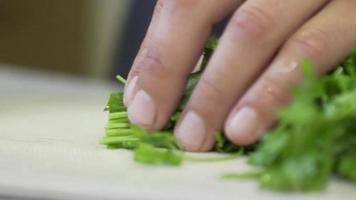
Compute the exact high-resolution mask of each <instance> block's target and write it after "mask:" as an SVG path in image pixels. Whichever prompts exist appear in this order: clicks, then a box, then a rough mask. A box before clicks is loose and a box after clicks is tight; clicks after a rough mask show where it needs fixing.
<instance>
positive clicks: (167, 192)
mask: <svg viewBox="0 0 356 200" xmlns="http://www.w3.org/2000/svg"><path fill="white" fill-rule="evenodd" d="M11 68H14V67H11ZM117 89H118V87H115V86H113V85H112V84H108V83H103V82H100V81H92V80H83V79H77V78H74V77H67V76H63V75H55V74H49V73H33V72H28V71H23V70H18V69H10V68H9V66H7V67H5V68H4V66H3V67H1V66H0V198H1V197H3V198H4V197H6V198H10V197H14V198H21V199H23V198H26V199H27V198H31V199H40V198H41V199H152V200H160V199H162V200H165V199H194V200H198V199H203V200H210V199H211V200H215V199H281V200H282V199H286V198H290V199H298V200H299V199H302V200H303V199H323V200H326V199H356V185H353V184H350V183H347V182H343V181H339V180H333V181H332V183H331V184H330V185H329V187H328V189H327V190H326V191H324V192H323V193H309V194H295V193H294V194H283V193H274V192H268V191H263V190H260V189H259V187H258V185H257V184H256V183H255V182H254V181H226V180H222V179H221V178H220V175H221V174H222V173H225V172H242V171H244V170H247V169H248V166H247V165H246V164H245V163H244V160H243V159H239V160H234V161H225V162H217V163H192V162H186V163H184V164H183V166H181V167H167V166H144V165H141V164H137V163H135V162H133V161H132V154H131V152H129V151H125V150H107V149H105V147H103V146H101V145H99V144H98V140H99V138H100V137H101V136H102V135H103V127H104V124H105V121H106V115H105V113H104V112H102V109H103V107H104V105H105V103H106V99H107V96H108V94H109V93H110V92H111V91H114V90H117Z"/></svg>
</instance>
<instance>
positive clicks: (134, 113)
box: [124, 0, 239, 130]
mask: <svg viewBox="0 0 356 200" xmlns="http://www.w3.org/2000/svg"><path fill="white" fill-rule="evenodd" d="M238 2H239V1H236V0H223V1H215V0H208V1H206V0H194V1H193V0H161V1H158V4H157V6H156V11H155V14H154V17H153V21H152V23H151V26H150V28H149V31H148V32H147V35H146V37H145V39H144V42H143V44H142V47H141V50H140V52H139V54H138V56H137V58H136V59H135V62H134V65H133V68H132V70H131V72H130V75H129V80H128V84H127V87H126V88H125V97H124V99H125V104H126V105H127V107H128V115H129V118H130V120H131V122H132V123H134V124H137V125H140V126H141V127H144V128H147V129H151V130H155V129H160V128H162V127H163V126H164V125H165V124H166V122H167V120H168V118H169V116H170V115H171V114H172V112H173V111H174V109H175V106H176V104H177V103H178V101H179V99H180V96H181V92H182V90H183V89H184V86H185V82H186V78H187V76H188V75H189V74H190V72H191V71H192V70H193V68H194V66H195V64H196V62H197V61H198V59H199V57H200V55H201V52H202V49H203V46H204V44H205V42H206V40H207V39H208V37H209V34H210V30H211V28H212V26H213V24H214V23H216V22H217V21H219V20H221V19H223V18H224V17H226V16H227V15H228V14H229V13H231V12H232V10H233V9H236V8H237V6H238Z"/></svg>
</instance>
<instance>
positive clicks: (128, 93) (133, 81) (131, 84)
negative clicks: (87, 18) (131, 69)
mask: <svg viewBox="0 0 356 200" xmlns="http://www.w3.org/2000/svg"><path fill="white" fill-rule="evenodd" d="M137 78H138V77H137V76H134V77H133V78H132V79H131V81H130V82H129V83H128V85H127V87H126V88H125V92H124V105H126V106H128V104H129V101H130V100H131V99H132V97H133V92H134V89H135V86H136V82H137Z"/></svg>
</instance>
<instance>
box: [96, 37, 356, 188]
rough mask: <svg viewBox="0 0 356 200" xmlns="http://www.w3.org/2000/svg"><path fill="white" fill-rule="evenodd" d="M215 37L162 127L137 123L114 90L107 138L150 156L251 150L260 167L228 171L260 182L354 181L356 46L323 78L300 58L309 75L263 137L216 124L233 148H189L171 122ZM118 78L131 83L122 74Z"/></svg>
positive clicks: (162, 159)
mask: <svg viewBox="0 0 356 200" xmlns="http://www.w3.org/2000/svg"><path fill="white" fill-rule="evenodd" d="M216 45H217V39H212V40H210V42H209V43H208V44H207V46H206V48H205V49H204V54H203V55H204V57H203V62H202V66H200V68H201V69H200V70H199V71H197V72H195V73H193V74H191V75H190V76H189V78H188V80H187V86H186V89H185V91H184V93H183V97H182V99H181V101H180V103H179V105H178V107H177V110H176V111H175V112H174V114H173V115H172V116H171V118H170V120H169V123H168V124H167V125H166V127H165V129H164V130H162V131H158V132H154V133H150V132H147V131H146V130H144V129H141V128H139V127H136V126H134V125H132V124H131V123H130V122H129V120H128V118H127V111H126V108H125V106H124V105H123V103H122V99H123V94H122V92H117V93H114V94H112V95H111V96H110V98H109V101H108V104H107V106H106V108H105V110H106V111H108V113H109V114H108V123H107V126H106V129H105V132H106V136H105V137H104V138H103V139H102V140H101V141H100V142H101V144H104V145H107V147H108V148H110V149H116V148H124V149H130V150H134V153H135V160H136V161H138V162H140V163H144V164H167V165H180V164H181V163H182V162H183V161H184V160H189V161H208V162H211V161H221V160H230V159H236V158H238V157H240V156H241V155H242V153H244V154H246V153H247V154H248V159H247V160H248V163H250V164H251V165H253V166H255V167H256V169H255V170H252V171H248V172H242V173H241V172H239V173H229V174H225V175H224V176H223V178H226V179H256V180H258V181H259V183H260V185H261V186H262V187H264V188H269V189H274V190H287V191H289V190H298V191H310V190H320V189H323V188H324V187H325V186H326V185H327V182H328V180H329V179H330V177H331V175H332V174H336V175H337V176H339V177H342V178H345V179H348V180H350V181H354V182H356V172H355V171H356V170H355V169H356V49H353V50H352V53H351V55H350V56H348V57H347V58H346V59H345V60H344V62H343V63H342V64H341V65H340V66H338V67H337V68H336V70H334V71H333V72H331V73H329V74H328V75H326V76H324V77H323V78H318V77H317V75H316V73H315V71H314V68H313V64H312V62H310V61H305V62H304V63H302V65H301V66H302V72H303V82H302V83H301V84H299V85H295V86H293V87H292V88H291V89H292V92H293V97H294V98H293V101H292V102H291V104H290V105H288V106H286V107H284V108H282V109H281V110H279V111H278V112H277V113H276V116H277V117H278V119H279V123H278V124H277V125H276V126H275V127H274V128H273V129H272V130H270V131H268V132H267V133H266V134H265V135H264V138H263V139H262V141H260V142H259V143H258V144H256V145H252V146H248V147H243V148H242V147H239V146H236V145H234V144H232V143H231V142H230V141H228V140H227V138H226V137H225V136H224V134H223V133H221V132H218V133H216V135H215V139H216V144H215V147H214V151H216V152H219V153H224V154H228V155H225V156H222V157H217V158H204V157H193V156H189V155H185V154H184V152H183V151H182V150H181V149H180V148H179V145H178V143H177V142H176V140H175V138H174V136H173V134H172V133H173V127H174V125H175V123H176V122H177V120H178V118H179V115H180V113H181V112H182V111H183V109H184V107H185V105H186V103H187V101H188V100H189V97H190V95H191V94H192V91H193V89H194V87H195V86H196V84H197V82H198V81H199V79H200V76H201V74H202V71H203V70H204V68H205V66H206V65H207V63H208V60H209V59H210V57H211V55H212V53H213V51H214V49H215V48H216ZM117 79H118V80H119V81H120V82H122V83H124V84H125V83H126V81H125V80H124V79H123V78H122V77H120V76H118V77H117Z"/></svg>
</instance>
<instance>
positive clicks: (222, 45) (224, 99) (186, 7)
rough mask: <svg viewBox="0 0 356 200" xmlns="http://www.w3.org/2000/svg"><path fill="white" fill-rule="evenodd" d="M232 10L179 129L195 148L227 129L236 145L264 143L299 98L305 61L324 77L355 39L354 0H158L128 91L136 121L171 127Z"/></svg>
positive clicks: (151, 127)
mask: <svg viewBox="0 0 356 200" xmlns="http://www.w3.org/2000/svg"><path fill="white" fill-rule="evenodd" d="M229 16H232V17H231V19H230V22H229V24H228V26H227V28H226V30H225V32H224V34H223V35H222V37H221V39H220V42H219V45H218V47H217V49H216V51H215V53H214V55H213V56H212V58H211V60H210V62H209V64H208V66H207V68H206V70H205V72H204V74H203V76H202V78H201V79H200V81H199V83H198V85H197V86H196V88H195V90H194V92H193V94H192V96H191V99H190V101H189V102H188V104H187V106H186V108H185V110H184V112H183V113H182V115H181V117H180V120H179V122H178V123H177V126H176V128H175V135H176V137H177V139H178V141H179V142H180V144H181V145H182V146H183V147H184V148H185V149H186V150H188V151H207V150H209V149H210V148H212V146H213V144H214V134H215V132H216V131H218V130H221V129H224V132H225V134H226V135H227V137H228V138H229V139H230V140H231V141H232V142H234V143H235V144H241V145H246V144H251V143H254V142H256V141H257V140H258V139H259V138H260V137H261V135H262V133H263V132H264V131H265V130H266V129H268V128H270V127H271V126H272V125H273V124H274V122H275V118H274V116H273V113H274V112H275V111H276V109H278V108H279V107H281V106H282V105H285V104H287V103H288V102H290V100H291V95H290V91H289V86H290V84H291V83H295V82H298V81H300V80H301V75H300V70H299V64H298V63H299V62H300V61H301V60H303V59H305V58H309V59H311V60H312V61H313V62H314V64H315V67H316V70H317V72H318V73H320V74H323V73H326V72H327V71H329V70H331V69H332V67H334V66H336V65H337V64H338V63H339V62H340V61H341V60H342V59H343V58H344V57H345V56H346V55H347V54H348V53H349V51H350V49H351V48H352V47H353V46H355V45H356V1H355V0H333V1H332V0H331V1H330V0H313V1H308V0H289V1H283V0H270V1H265V0H246V1H242V0H219V1H216V0H159V1H158V2H157V5H156V8H155V12H154V14H153V18H152V21H151V24H150V27H149V29H148V31H147V34H146V37H145V39H144V41H143V43H142V46H141V48H140V50H139V53H138V55H137V57H136V59H135V61H134V64H133V68H132V70H131V72H130V74H129V78H128V84H127V85H126V88H125V100H124V101H125V102H124V103H125V105H126V106H127V107H128V113H129V118H130V120H131V122H132V123H135V124H137V125H139V126H141V127H143V128H146V129H149V130H158V129H161V128H163V127H164V125H165V124H166V122H167V120H168V119H169V117H170V115H171V114H172V112H173V111H174V110H175V108H176V106H177V104H178V102H179V100H180V97H181V95H182V91H183V89H184V87H185V84H186V79H187V77H188V75H189V74H190V73H191V71H192V70H193V68H194V66H195V64H196V63H197V61H198V59H199V57H200V55H201V53H202V49H203V46H204V44H205V42H206V41H207V39H208V37H209V35H210V32H211V29H212V26H213V25H214V24H216V23H217V22H219V21H221V20H223V19H224V18H226V17H229Z"/></svg>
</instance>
